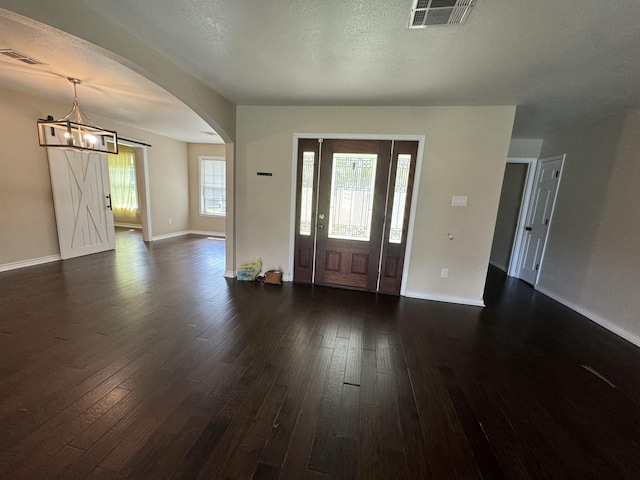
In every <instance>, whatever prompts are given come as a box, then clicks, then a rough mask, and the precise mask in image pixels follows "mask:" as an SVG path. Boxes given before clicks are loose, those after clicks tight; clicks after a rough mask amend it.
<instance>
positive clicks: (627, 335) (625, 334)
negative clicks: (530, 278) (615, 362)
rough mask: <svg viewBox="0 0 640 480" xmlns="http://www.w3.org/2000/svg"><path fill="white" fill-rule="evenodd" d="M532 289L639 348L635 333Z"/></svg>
mask: <svg viewBox="0 0 640 480" xmlns="http://www.w3.org/2000/svg"><path fill="white" fill-rule="evenodd" d="M534 288H535V289H536V290H537V291H539V292H540V293H543V294H545V295H546V296H547V297H550V298H553V299H554V300H555V301H556V302H559V303H561V304H563V305H564V306H566V307H569V308H570V309H571V310H573V311H575V312H578V313H579V314H580V315H583V316H585V317H587V318H588V319H589V320H591V321H592V322H594V323H597V324H598V325H600V326H601V327H603V328H606V329H607V330H609V331H610V332H612V333H615V334H616V335H618V336H619V337H622V338H624V339H625V340H626V341H628V342H630V343H633V344H634V345H636V346H637V347H640V336H638V335H636V334H635V333H632V332H630V331H629V330H627V329H625V328H622V327H620V326H619V325H616V324H615V323H613V322H611V321H609V320H607V319H606V318H603V317H601V316H600V315H598V314H596V313H593V312H591V311H589V310H587V309H586V308H583V307H581V306H579V305H577V304H575V303H573V302H570V301H569V300H566V299H565V298H563V297H561V296H559V295H557V294H555V293H554V292H552V291H550V290H547V289H546V288H544V287H541V286H539V285H536V286H535V287H534Z"/></svg>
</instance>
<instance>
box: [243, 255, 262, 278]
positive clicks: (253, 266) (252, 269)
mask: <svg viewBox="0 0 640 480" xmlns="http://www.w3.org/2000/svg"><path fill="white" fill-rule="evenodd" d="M261 270H262V259H261V258H258V259H257V260H256V261H255V262H254V263H245V264H244V265H240V267H239V268H238V280H241V281H243V282H252V281H254V280H255V279H256V277H257V276H258V275H259V274H260V271H261Z"/></svg>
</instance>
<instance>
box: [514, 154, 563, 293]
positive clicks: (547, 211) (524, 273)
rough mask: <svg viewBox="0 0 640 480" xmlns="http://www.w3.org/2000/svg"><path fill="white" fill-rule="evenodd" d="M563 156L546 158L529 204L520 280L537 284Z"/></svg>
mask: <svg viewBox="0 0 640 480" xmlns="http://www.w3.org/2000/svg"><path fill="white" fill-rule="evenodd" d="M562 161H563V158H562V157H552V158H548V159H542V160H540V162H539V163H538V170H537V172H536V179H535V183H534V186H533V191H532V197H531V200H530V204H529V209H528V214H527V221H526V223H525V227H524V229H525V232H524V239H523V249H522V255H521V259H520V269H519V272H518V277H519V278H521V279H522V280H524V281H525V282H528V283H530V284H531V285H535V284H536V282H537V280H538V272H539V271H540V264H541V262H542V255H543V253H544V247H545V244H546V241H547V233H548V231H549V224H550V222H551V215H552V213H553V206H554V204H555V200H556V192H557V190H558V183H559V181H560V172H561V170H562Z"/></svg>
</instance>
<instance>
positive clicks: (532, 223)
mask: <svg viewBox="0 0 640 480" xmlns="http://www.w3.org/2000/svg"><path fill="white" fill-rule="evenodd" d="M563 166H564V155H559V156H554V157H548V158H541V159H532V158H509V159H508V160H507V167H506V169H505V176H504V181H503V185H502V193H501V196H500V205H499V208H498V216H497V219H496V228H495V231H494V238H493V245H492V249H491V258H490V263H491V264H492V265H494V266H496V267H498V268H499V269H501V270H503V271H504V272H506V273H507V275H509V276H511V277H516V278H520V279H521V280H524V281H525V282H527V283H529V284H531V285H533V286H535V285H536V284H537V283H538V278H539V276H540V271H541V269H542V262H543V260H544V252H545V248H546V243H547V238H548V235H549V230H550V228H551V222H552V219H553V210H554V208H555V202H556V197H557V192H558V188H559V186H560V180H561V174H562V168H563ZM516 212H517V214H516Z"/></svg>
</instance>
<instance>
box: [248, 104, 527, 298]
mask: <svg viewBox="0 0 640 480" xmlns="http://www.w3.org/2000/svg"><path fill="white" fill-rule="evenodd" d="M514 113H515V107H260V106H239V107H238V112H237V119H238V122H237V143H236V191H237V197H236V201H237V205H236V208H237V214H236V229H237V232H236V233H237V238H236V249H237V250H236V253H237V262H238V263H240V264H241V263H245V262H247V261H254V260H255V258H256V257H258V256H260V257H262V259H263V262H264V265H265V267H266V268H270V267H275V266H280V267H282V268H283V270H284V272H285V274H289V275H290V274H291V272H292V270H293V268H292V267H293V266H292V265H290V264H289V242H290V235H291V231H290V216H291V190H292V156H293V136H294V133H325V134H330V133H339V134H380V135H393V134H396V135H399V134H405V135H425V136H426V143H425V155H424V163H423V167H422V176H421V178H420V180H419V188H420V196H419V199H418V206H417V212H416V213H417V215H416V223H415V234H414V238H413V248H412V251H411V258H410V264H409V265H408V268H409V277H408V284H407V291H408V292H411V294H416V295H422V296H430V297H433V298H435V297H441V298H446V299H457V300H460V301H466V302H468V303H479V302H481V299H482V294H483V289H484V283H485V278H486V273H487V265H488V263H489V252H490V249H491V241H492V238H493V229H494V223H495V219H496V212H497V208H498V199H499V196H500V187H501V184H502V176H503V173H504V168H505V162H506V157H507V151H508V147H509V141H510V134H511V129H512V126H513V118H514ZM257 171H267V172H272V173H273V176H272V177H258V176H257V175H256V172H257ZM452 195H467V196H468V202H469V206H468V207H466V208H461V207H452V206H451V196H452ZM448 233H452V234H453V235H454V240H449V239H448V238H447V234H448ZM442 267H447V268H449V278H448V279H442V278H440V269H441V268H442Z"/></svg>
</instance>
